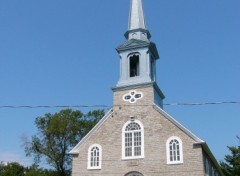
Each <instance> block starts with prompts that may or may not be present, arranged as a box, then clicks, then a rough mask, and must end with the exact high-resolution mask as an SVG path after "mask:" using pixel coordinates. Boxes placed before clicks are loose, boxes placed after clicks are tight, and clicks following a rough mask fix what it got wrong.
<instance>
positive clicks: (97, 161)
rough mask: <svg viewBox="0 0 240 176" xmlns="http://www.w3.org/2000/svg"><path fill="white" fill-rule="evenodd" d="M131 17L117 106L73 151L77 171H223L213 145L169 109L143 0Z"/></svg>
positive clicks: (178, 174)
mask: <svg viewBox="0 0 240 176" xmlns="http://www.w3.org/2000/svg"><path fill="white" fill-rule="evenodd" d="M129 19H130V21H129V27H130V28H129V30H128V31H127V32H126V35H125V36H126V39H127V41H126V42H125V43H124V44H122V45H121V46H119V47H118V48H117V51H118V53H119V55H120V65H121V68H120V79H119V82H118V84H117V87H115V88H113V92H114V99H113V108H112V109H111V110H110V111H109V112H108V113H107V114H106V115H105V117H103V119H102V120H101V121H100V122H99V123H98V124H97V125H96V126H95V127H94V128H93V129H92V130H91V131H90V132H89V133H88V134H87V135H86V136H85V137H84V138H83V139H82V140H81V141H80V142H79V143H78V145H76V146H75V147H74V148H73V149H72V151H71V152H70V154H72V156H73V162H72V176H100V175H105V176H220V175H222V173H221V171H220V168H219V166H218V163H217V161H216V160H215V158H214V156H213V155H212V153H211V151H210V150H209V148H208V146H207V144H206V143H205V142H204V141H203V140H201V139H200V138H198V137H197V136H195V135H194V134H193V133H191V132H190V131H189V130H188V129H187V128H185V127H184V126H183V125H181V124H180V123H179V122H177V121H176V120H175V119H174V118H173V117H171V116H170V115H168V114H167V113H166V112H165V111H164V110H163V103H162V102H163V99H164V98H165V97H164V95H163V93H162V92H161V90H160V89H159V87H158V86H157V83H156V80H155V78H156V75H155V74H156V61H157V59H159V55H158V51H157V48H156V46H155V44H154V43H152V42H150V33H149V31H148V30H147V29H146V27H145V21H144V16H143V8H142V0H131V8H130V18H129ZM132 72H134V73H137V74H132ZM129 124H130V125H133V124H135V125H136V126H135V127H133V126H129ZM127 127H129V128H127ZM129 131H130V132H129ZM129 136H130V137H129ZM129 141H130V142H129ZM169 141H170V142H169ZM130 143H131V144H130ZM129 146H130V147H129ZM129 148H130V152H129ZM170 156H171V157H170ZM173 158H174V159H173ZM176 158H177V159H176Z"/></svg>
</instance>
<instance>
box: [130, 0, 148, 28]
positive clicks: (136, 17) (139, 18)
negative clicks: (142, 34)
mask: <svg viewBox="0 0 240 176" xmlns="http://www.w3.org/2000/svg"><path fill="white" fill-rule="evenodd" d="M134 29H146V25H145V20H144V14H143V6H142V0H131V8H130V14H129V24H128V30H134Z"/></svg>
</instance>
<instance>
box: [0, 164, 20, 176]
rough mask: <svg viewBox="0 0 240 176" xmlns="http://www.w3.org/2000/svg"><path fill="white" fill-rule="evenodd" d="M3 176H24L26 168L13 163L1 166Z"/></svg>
mask: <svg viewBox="0 0 240 176" xmlns="http://www.w3.org/2000/svg"><path fill="white" fill-rule="evenodd" d="M0 175H1V176H13V175H16V176H24V167H23V166H21V165H20V164H19V163H16V162H13V163H9V164H7V165H0Z"/></svg>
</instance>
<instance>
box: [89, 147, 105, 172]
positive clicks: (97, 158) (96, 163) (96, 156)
mask: <svg viewBox="0 0 240 176" xmlns="http://www.w3.org/2000/svg"><path fill="white" fill-rule="evenodd" d="M101 165H102V147H101V146H100V145H98V144H94V145H91V146H90V147H89V149H88V169H101Z"/></svg>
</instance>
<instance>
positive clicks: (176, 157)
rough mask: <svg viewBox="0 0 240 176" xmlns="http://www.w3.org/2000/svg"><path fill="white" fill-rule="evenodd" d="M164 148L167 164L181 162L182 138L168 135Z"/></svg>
mask: <svg viewBox="0 0 240 176" xmlns="http://www.w3.org/2000/svg"><path fill="white" fill-rule="evenodd" d="M166 148H167V163H168V164H179V163H183V153H182V140H181V139H180V138H179V137H175V136H173V137H170V138H169V139H168V140H167V143H166Z"/></svg>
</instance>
